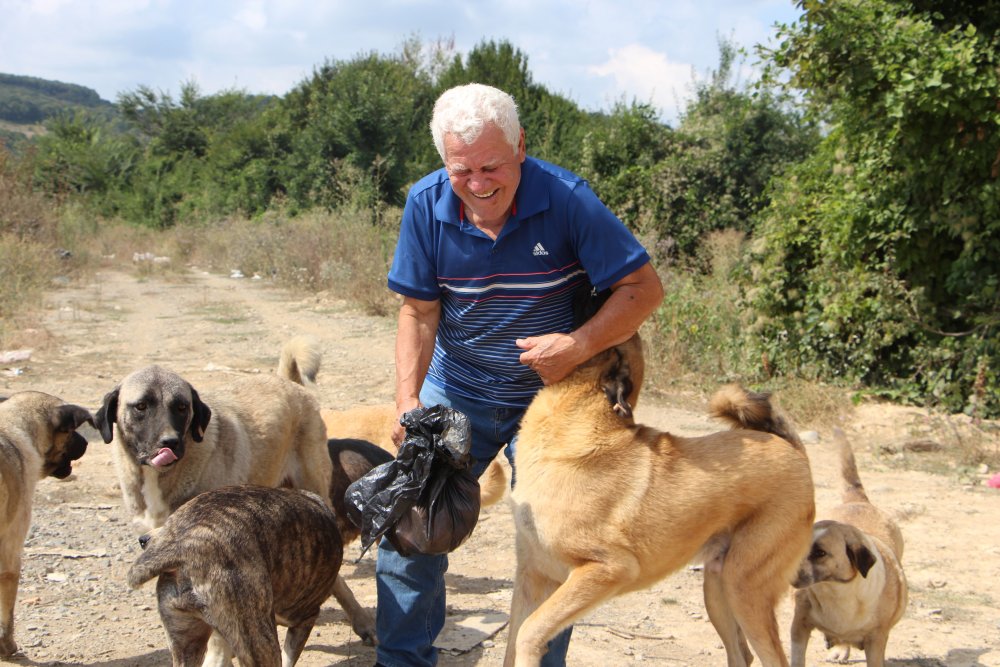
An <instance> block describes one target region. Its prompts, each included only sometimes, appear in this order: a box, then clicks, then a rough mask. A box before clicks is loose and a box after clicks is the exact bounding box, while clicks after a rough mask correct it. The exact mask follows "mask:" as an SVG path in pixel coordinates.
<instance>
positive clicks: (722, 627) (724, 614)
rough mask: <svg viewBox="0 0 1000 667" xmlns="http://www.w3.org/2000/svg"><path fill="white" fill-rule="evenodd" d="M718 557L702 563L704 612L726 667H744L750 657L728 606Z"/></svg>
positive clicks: (749, 661) (750, 654)
mask: <svg viewBox="0 0 1000 667" xmlns="http://www.w3.org/2000/svg"><path fill="white" fill-rule="evenodd" d="M721 559H722V556H718V557H715V558H712V559H709V560H708V561H706V563H705V579H704V582H703V584H702V587H703V591H704V595H705V610H706V611H707V612H708V619H709V620H710V621H711V622H712V626H713V627H714V628H715V631H716V632H718V633H719V637H720V638H721V639H722V645H723V646H724V647H725V648H726V665H727V667H747V665H749V664H750V663H752V662H753V654H752V653H751V652H750V646H749V645H747V640H746V636H745V635H744V634H743V629H742V628H740V624H739V622H737V620H736V616H735V615H734V614H733V610H732V609H731V608H730V607H729V600H728V596H727V595H726V591H725V584H724V583H723V581H722V570H721V567H722V562H721Z"/></svg>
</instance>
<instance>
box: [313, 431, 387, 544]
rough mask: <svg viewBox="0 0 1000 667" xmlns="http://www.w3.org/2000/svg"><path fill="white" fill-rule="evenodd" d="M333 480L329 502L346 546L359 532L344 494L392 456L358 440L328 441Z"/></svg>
mask: <svg viewBox="0 0 1000 667" xmlns="http://www.w3.org/2000/svg"><path fill="white" fill-rule="evenodd" d="M326 444H327V447H328V449H329V450H330V460H331V461H333V477H332V479H331V481H330V502H331V503H332V504H333V511H334V513H336V515H337V526H339V528H340V534H341V536H342V537H343V538H344V544H345V545H347V544H349V543H351V542H353V541H354V540H356V539H358V537H359V536H360V535H361V529H360V528H358V527H357V526H356V525H354V522H353V521H351V520H350V519H349V518H348V515H347V502H346V501H345V500H344V494H345V493H346V492H347V487H349V486H350V485H351V484H352V483H353V482H356V481H357V480H359V479H361V478H362V477H363V476H364V475H366V474H368V473H369V472H371V471H372V469H373V468H375V467H376V466H379V465H382V464H383V463H388V462H389V461H392V460H393V456H392V454H390V453H389V452H387V451H386V450H384V449H382V448H381V447H379V446H377V445H375V444H373V443H371V442H368V441H367V440H360V439H358V438H330V439H329V440H327V443H326Z"/></svg>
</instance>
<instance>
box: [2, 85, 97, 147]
mask: <svg viewBox="0 0 1000 667" xmlns="http://www.w3.org/2000/svg"><path fill="white" fill-rule="evenodd" d="M78 111H86V112H88V113H92V114H96V115H98V116H105V117H111V116H113V115H114V114H115V106H114V105H113V104H112V103H111V102H109V101H107V100H104V99H101V96H100V95H98V94H97V91H95V90H93V89H91V88H87V87H85V86H80V85H77V84H74V83H64V82H62V81H51V80H48V79H40V78H36V77H33V76H20V75H17V74H4V73H0V140H3V141H5V142H7V143H8V144H10V143H13V141H14V140H16V139H18V138H19V137H18V135H23V136H24V137H31V136H32V135H34V134H37V133H38V131H39V126H40V124H41V123H43V122H44V121H45V120H46V119H48V118H51V117H53V116H56V115H58V114H60V113H64V112H72V113H76V112H78Z"/></svg>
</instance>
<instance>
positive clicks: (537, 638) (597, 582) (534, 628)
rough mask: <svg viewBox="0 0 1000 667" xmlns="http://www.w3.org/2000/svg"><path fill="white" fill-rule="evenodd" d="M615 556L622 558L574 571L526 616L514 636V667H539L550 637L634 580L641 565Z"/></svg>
mask: <svg viewBox="0 0 1000 667" xmlns="http://www.w3.org/2000/svg"><path fill="white" fill-rule="evenodd" d="M616 555H617V556H618V558H619V559H620V560H618V562H616V563H615V564H613V565H612V564H610V563H607V562H600V563H598V562H590V563H585V564H584V565H581V566H580V567H577V568H575V569H574V570H572V571H571V572H570V574H569V577H568V578H567V579H566V581H565V582H564V583H563V584H562V585H560V586H559V587H558V588H556V589H555V591H553V592H552V595H550V596H549V597H548V599H546V600H544V601H543V602H542V603H541V605H539V606H538V608H537V609H535V611H534V612H532V613H531V615H529V616H528V617H527V618H526V619H524V623H523V624H521V627H520V628H519V629H518V630H517V636H516V639H515V651H516V655H515V656H514V663H513V666H514V667H537V666H538V665H539V664H540V662H541V659H542V656H543V655H545V652H546V650H547V647H546V644H547V643H548V641H549V640H550V639H552V638H553V637H555V636H556V635H557V634H558V633H559V632H560V631H561V630H564V629H565V628H567V627H569V626H570V625H571V624H572V623H573V621H575V620H576V619H578V618H580V617H581V616H583V615H584V614H586V613H587V612H589V611H591V610H592V609H594V608H596V607H597V606H598V605H600V604H601V603H602V602H605V601H606V600H608V599H609V598H611V597H613V596H615V595H616V594H618V592H619V591H621V590H622V589H623V588H624V587H626V586H627V585H628V584H629V583H631V582H632V581H634V580H635V576H634V575H635V573H636V572H638V564H637V563H635V562H634V561H630V560H627V559H629V558H630V557H629V556H626V555H624V554H616ZM622 561H625V562H631V565H632V566H631V567H629V566H628V565H623V564H621V562H622ZM512 613H513V612H512ZM508 641H510V640H508ZM508 649H509V647H508Z"/></svg>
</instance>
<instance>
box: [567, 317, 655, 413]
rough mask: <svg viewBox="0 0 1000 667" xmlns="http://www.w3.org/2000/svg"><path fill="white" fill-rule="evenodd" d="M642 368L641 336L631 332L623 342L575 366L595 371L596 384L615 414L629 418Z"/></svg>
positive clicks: (636, 396) (587, 371)
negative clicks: (629, 336) (630, 335)
mask: <svg viewBox="0 0 1000 667" xmlns="http://www.w3.org/2000/svg"><path fill="white" fill-rule="evenodd" d="M645 368H646V365H645V360H644V357H643V352H642V340H641V339H640V338H639V334H635V335H633V336H632V337H631V338H629V339H628V340H627V341H625V342H624V343H622V344H620V345H616V346H614V347H612V348H609V349H607V350H605V351H604V352H601V353H600V354H598V355H596V356H594V357H593V358H592V359H591V360H590V361H588V362H587V363H585V364H583V365H582V366H580V369H579V370H580V371H581V372H584V373H594V374H596V375H597V382H598V385H599V386H600V388H601V391H603V392H604V395H605V397H607V399H608V404H609V405H610V406H611V409H612V410H614V412H615V414H617V415H618V416H620V417H622V418H624V419H632V413H633V411H634V410H635V407H636V403H638V401H639V390H640V389H641V388H642V380H643V376H644V374H645Z"/></svg>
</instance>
